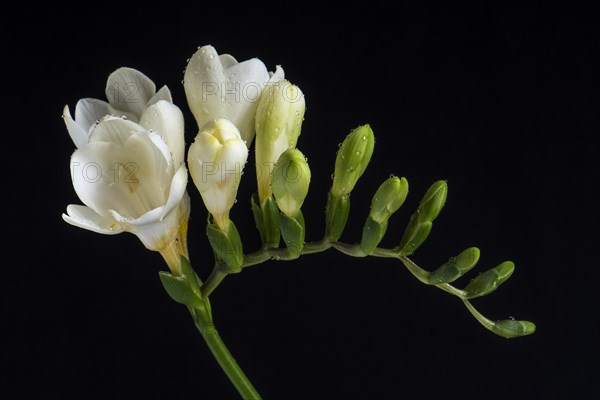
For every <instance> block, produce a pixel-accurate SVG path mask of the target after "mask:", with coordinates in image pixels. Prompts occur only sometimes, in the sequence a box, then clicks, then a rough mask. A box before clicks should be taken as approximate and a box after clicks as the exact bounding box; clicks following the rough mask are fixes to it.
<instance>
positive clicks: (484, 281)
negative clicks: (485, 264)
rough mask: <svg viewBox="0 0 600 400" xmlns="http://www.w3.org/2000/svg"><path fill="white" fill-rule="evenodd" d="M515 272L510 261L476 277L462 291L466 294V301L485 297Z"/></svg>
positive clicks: (513, 265)
mask: <svg viewBox="0 0 600 400" xmlns="http://www.w3.org/2000/svg"><path fill="white" fill-rule="evenodd" d="M514 270H515V264H514V263H513V262H512V261H505V262H503V263H502V264H500V265H498V266H497V267H495V268H492V269H490V270H487V271H485V272H484V273H482V274H480V275H479V276H477V277H476V278H475V279H473V280H472V281H471V282H469V284H468V285H467V286H466V287H465V288H464V289H463V290H464V291H465V292H466V296H465V297H466V298H467V299H473V298H475V297H481V296H485V295H487V294H490V293H492V292H493V291H494V290H496V289H498V287H499V286H500V285H501V284H503V283H504V282H505V281H506V280H507V279H508V278H510V276H511V275H512V273H513V271H514Z"/></svg>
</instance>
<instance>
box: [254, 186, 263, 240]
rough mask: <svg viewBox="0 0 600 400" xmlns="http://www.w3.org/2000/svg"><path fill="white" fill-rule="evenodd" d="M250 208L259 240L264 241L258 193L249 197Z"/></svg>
mask: <svg viewBox="0 0 600 400" xmlns="http://www.w3.org/2000/svg"><path fill="white" fill-rule="evenodd" d="M250 208H251V209H252V215H253V216H254V223H255V224H256V229H258V233H259V234H260V240H261V242H262V243H264V242H265V234H264V231H265V222H264V221H263V215H262V208H260V200H259V199H258V193H254V194H253V195H252V197H250Z"/></svg>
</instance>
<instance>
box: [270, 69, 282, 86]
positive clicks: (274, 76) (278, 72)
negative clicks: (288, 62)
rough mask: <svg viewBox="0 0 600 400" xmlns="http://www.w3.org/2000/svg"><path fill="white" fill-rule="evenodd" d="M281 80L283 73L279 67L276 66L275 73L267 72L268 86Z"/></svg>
mask: <svg viewBox="0 0 600 400" xmlns="http://www.w3.org/2000/svg"><path fill="white" fill-rule="evenodd" d="M282 79H285V72H284V71H283V68H282V67H281V65H277V66H275V72H269V84H275V83H277V82H279V81H280V80H282Z"/></svg>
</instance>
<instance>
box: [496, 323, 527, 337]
mask: <svg viewBox="0 0 600 400" xmlns="http://www.w3.org/2000/svg"><path fill="white" fill-rule="evenodd" d="M492 332H494V333H495V334H497V335H500V336H503V337H505V338H507V339H512V338H516V337H519V336H526V335H531V334H532V333H533V332H535V324H534V323H533V322H530V321H518V320H514V319H504V320H501V321H496V322H495V323H494V328H493V329H492Z"/></svg>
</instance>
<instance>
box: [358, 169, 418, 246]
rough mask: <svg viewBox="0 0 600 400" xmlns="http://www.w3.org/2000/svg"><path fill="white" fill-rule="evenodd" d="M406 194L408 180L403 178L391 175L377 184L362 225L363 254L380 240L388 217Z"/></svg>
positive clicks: (402, 201)
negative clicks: (368, 211)
mask: <svg viewBox="0 0 600 400" xmlns="http://www.w3.org/2000/svg"><path fill="white" fill-rule="evenodd" d="M407 194H408V182H407V181H406V179H405V178H402V179H400V178H398V177H397V176H392V177H390V178H389V179H387V180H386V181H385V182H383V183H382V184H381V186H379V189H377V192H376V193H375V196H373V201H372V202H371V212H370V213H369V216H368V217H367V221H366V222H365V225H364V227H363V234H362V239H361V242H360V247H361V249H362V251H363V252H364V254H365V255H368V254H371V252H372V251H373V249H375V247H377V245H378V244H379V242H381V239H383V236H384V235H385V232H386V230H387V224H388V219H389V218H390V216H391V215H392V214H393V213H395V212H396V211H397V210H398V209H399V208H400V206H401V205H402V203H404V200H405V199H406V195H407Z"/></svg>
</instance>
